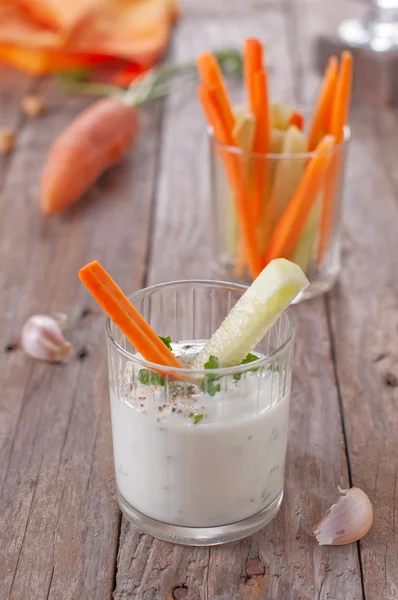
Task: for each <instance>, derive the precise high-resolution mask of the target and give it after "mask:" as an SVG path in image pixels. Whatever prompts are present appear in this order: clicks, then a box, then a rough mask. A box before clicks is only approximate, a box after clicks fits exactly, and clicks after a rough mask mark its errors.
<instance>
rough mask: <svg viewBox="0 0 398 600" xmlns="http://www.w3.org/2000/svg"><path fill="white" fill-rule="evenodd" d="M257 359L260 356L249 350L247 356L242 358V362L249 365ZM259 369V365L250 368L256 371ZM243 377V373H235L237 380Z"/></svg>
mask: <svg viewBox="0 0 398 600" xmlns="http://www.w3.org/2000/svg"><path fill="white" fill-rule="evenodd" d="M255 360H259V357H258V356H256V355H255V354H252V353H251V352H249V354H248V355H247V356H246V358H244V359H243V360H242V362H241V363H240V364H241V365H248V364H250V363H252V362H254V361H255ZM258 369H259V367H257V368H256V369H249V370H250V371H252V372H253V373H254V372H255V371H258ZM241 377H242V373H235V375H234V379H235V381H239V380H240V378H241Z"/></svg>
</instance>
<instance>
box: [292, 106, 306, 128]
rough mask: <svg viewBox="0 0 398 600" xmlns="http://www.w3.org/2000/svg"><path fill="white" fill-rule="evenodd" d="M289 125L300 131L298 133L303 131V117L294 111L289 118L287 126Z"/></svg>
mask: <svg viewBox="0 0 398 600" xmlns="http://www.w3.org/2000/svg"><path fill="white" fill-rule="evenodd" d="M290 125H295V126H296V127H297V129H300V131H303V127H304V115H303V114H302V113H300V112H298V111H297V110H296V111H295V112H294V113H293V114H292V116H291V118H290V121H289V126H290Z"/></svg>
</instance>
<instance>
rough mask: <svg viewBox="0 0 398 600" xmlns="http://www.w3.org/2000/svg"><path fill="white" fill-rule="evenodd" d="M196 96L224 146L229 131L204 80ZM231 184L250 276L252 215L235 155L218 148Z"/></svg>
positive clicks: (256, 257) (254, 255)
mask: <svg viewBox="0 0 398 600" xmlns="http://www.w3.org/2000/svg"><path fill="white" fill-rule="evenodd" d="M198 95H199V100H200V102H201V104H202V108H203V111H204V113H205V115H206V118H207V120H208V122H209V124H210V125H211V126H212V128H213V132H214V136H215V138H216V140H218V141H219V142H221V143H222V144H225V145H227V146H233V145H234V139H233V136H232V131H231V130H229V129H228V128H227V127H226V124H225V122H224V120H223V118H222V114H221V109H220V107H219V104H218V98H217V94H216V92H215V90H213V89H212V88H209V87H208V86H207V85H205V84H201V85H199V87H198ZM220 154H221V158H222V160H223V163H224V166H225V169H226V172H227V176H228V179H229V182H230V186H231V188H232V189H233V190H234V192H235V202H236V212H237V215H238V219H239V223H240V226H241V228H242V233H243V237H244V240H245V243H246V251H247V259H248V263H249V268H250V272H251V274H252V276H253V278H255V277H257V275H258V274H259V273H260V271H261V260H260V254H259V251H258V247H257V240H256V237H255V230H254V228H253V227H252V222H253V221H252V216H251V210H250V204H249V202H248V196H247V190H246V186H245V182H244V172H243V169H242V165H241V164H240V163H239V158H238V157H237V156H236V155H235V154H233V153H231V152H228V150H226V151H224V150H223V149H221V151H220Z"/></svg>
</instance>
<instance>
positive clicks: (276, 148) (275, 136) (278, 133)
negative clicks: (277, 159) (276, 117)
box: [270, 127, 285, 154]
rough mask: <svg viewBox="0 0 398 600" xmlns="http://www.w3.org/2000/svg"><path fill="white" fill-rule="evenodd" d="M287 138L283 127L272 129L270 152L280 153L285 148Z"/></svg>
mask: <svg viewBox="0 0 398 600" xmlns="http://www.w3.org/2000/svg"><path fill="white" fill-rule="evenodd" d="M284 139H285V132H284V131H282V129H276V128H275V127H273V128H272V129H271V141H270V142H271V143H270V152H271V154H280V153H281V152H282V148H283V141H284Z"/></svg>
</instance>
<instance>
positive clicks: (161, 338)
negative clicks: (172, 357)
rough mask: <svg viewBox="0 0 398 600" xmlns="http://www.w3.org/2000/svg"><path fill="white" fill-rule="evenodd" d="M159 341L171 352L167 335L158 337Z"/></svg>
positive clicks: (169, 339)
mask: <svg viewBox="0 0 398 600" xmlns="http://www.w3.org/2000/svg"><path fill="white" fill-rule="evenodd" d="M159 339H160V340H162V342H163V344H164V345H165V346H166V347H167V348H168V349H169V350H170V351H172V350H173V349H172V347H171V337H170V336H169V335H168V336H167V337H162V336H161V335H160V336H159Z"/></svg>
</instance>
